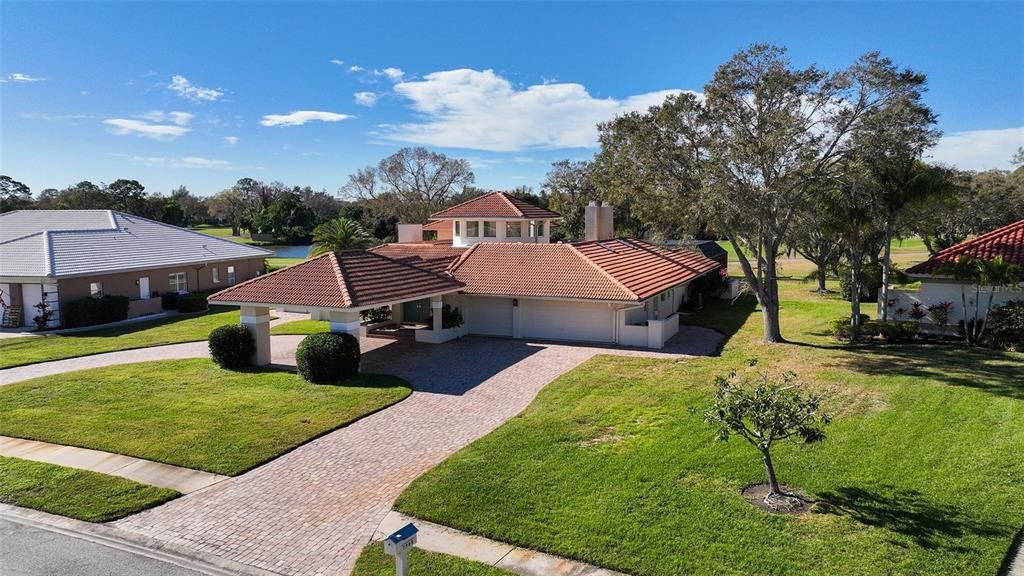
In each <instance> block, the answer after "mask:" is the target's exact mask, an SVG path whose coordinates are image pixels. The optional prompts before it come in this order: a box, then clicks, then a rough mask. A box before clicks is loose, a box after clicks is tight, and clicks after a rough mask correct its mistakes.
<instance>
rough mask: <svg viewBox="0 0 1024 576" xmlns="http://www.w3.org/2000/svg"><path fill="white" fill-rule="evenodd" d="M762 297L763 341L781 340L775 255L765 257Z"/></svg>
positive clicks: (771, 342)
mask: <svg viewBox="0 0 1024 576" xmlns="http://www.w3.org/2000/svg"><path fill="white" fill-rule="evenodd" d="M762 292H763V293H764V297H763V299H762V302H761V313H762V316H763V319H764V341H765V343H767V344H775V343H777V342H782V341H783V338H782V326H781V325H780V324H779V281H778V278H776V276H775V256H774V252H773V253H772V256H771V257H769V258H766V259H765V279H764V285H763V286H762Z"/></svg>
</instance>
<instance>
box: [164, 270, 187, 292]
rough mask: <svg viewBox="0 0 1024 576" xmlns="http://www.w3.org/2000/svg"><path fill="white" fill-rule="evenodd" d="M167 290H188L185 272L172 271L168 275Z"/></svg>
mask: <svg viewBox="0 0 1024 576" xmlns="http://www.w3.org/2000/svg"><path fill="white" fill-rule="evenodd" d="M167 290H168V291H169V292H179V293H180V292H188V281H187V280H185V273H184V272H171V273H170V274H168V275H167Z"/></svg>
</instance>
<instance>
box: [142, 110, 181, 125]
mask: <svg viewBox="0 0 1024 576" xmlns="http://www.w3.org/2000/svg"><path fill="white" fill-rule="evenodd" d="M139 118H142V119H143V120H148V121H150V122H172V123H174V124H177V125H178V126H188V124H189V123H190V122H192V119H193V118H195V115H194V114H189V113H188V112H164V111H163V110H150V111H149V112H146V113H145V114H139Z"/></svg>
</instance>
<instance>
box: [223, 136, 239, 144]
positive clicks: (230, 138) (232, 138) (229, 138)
mask: <svg viewBox="0 0 1024 576" xmlns="http://www.w3.org/2000/svg"><path fill="white" fill-rule="evenodd" d="M238 140H239V138H238V136H225V137H224V141H225V142H227V143H228V146H234V145H235V144H238Z"/></svg>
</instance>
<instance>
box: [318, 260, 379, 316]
mask: <svg viewBox="0 0 1024 576" xmlns="http://www.w3.org/2000/svg"><path fill="white" fill-rule="evenodd" d="M366 253H367V254H373V253H372V252H370V251H368V250H367V251H366ZM327 254H329V255H330V256H331V258H330V259H331V266H332V267H333V268H334V280H335V281H337V282H338V290H340V291H341V301H342V302H343V303H346V304H348V305H349V306H353V305H355V303H356V301H355V298H353V297H352V294H351V293H350V292H349V291H348V287H347V286H346V284H348V282H349V277H348V273H347V270H345V269H344V268H342V267H341V259H339V258H338V251H335V250H332V251H330V252H328V253H327Z"/></svg>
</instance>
